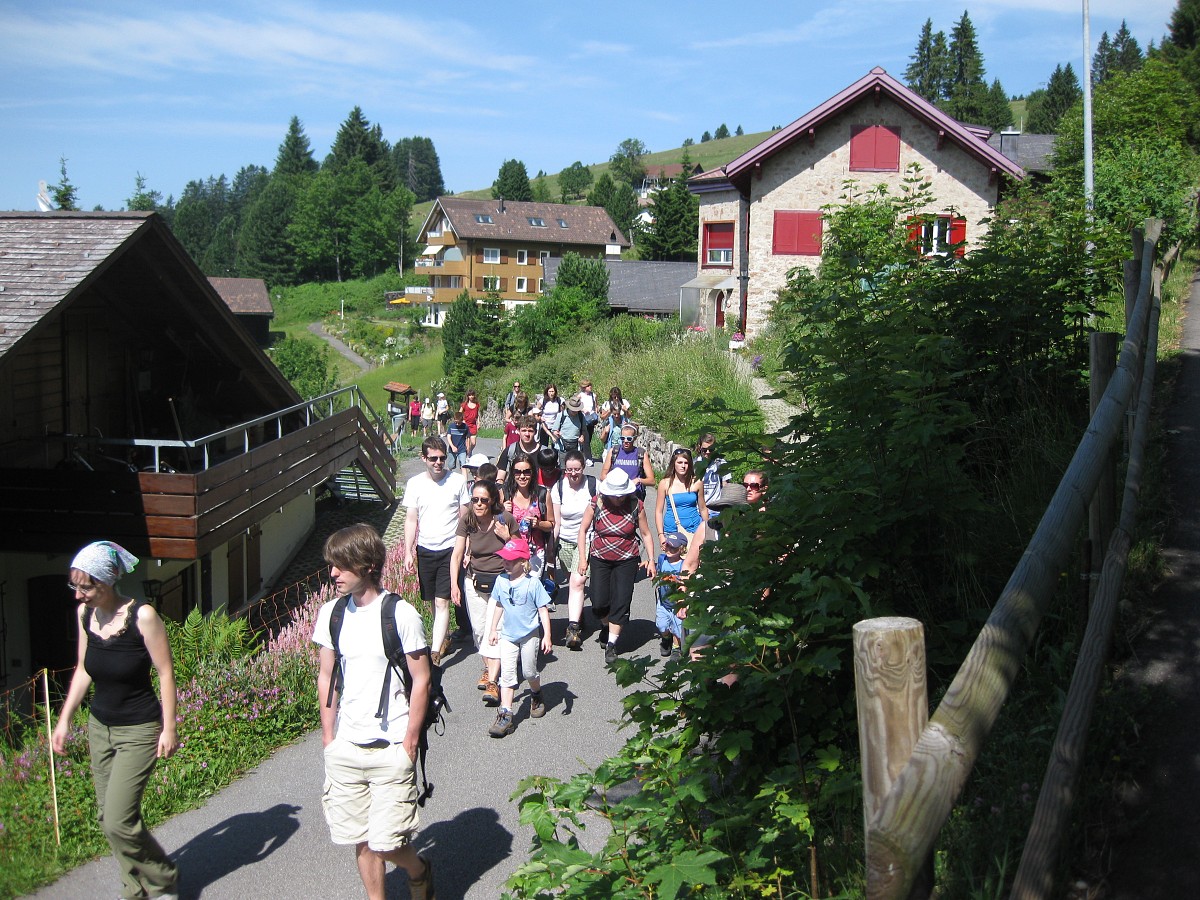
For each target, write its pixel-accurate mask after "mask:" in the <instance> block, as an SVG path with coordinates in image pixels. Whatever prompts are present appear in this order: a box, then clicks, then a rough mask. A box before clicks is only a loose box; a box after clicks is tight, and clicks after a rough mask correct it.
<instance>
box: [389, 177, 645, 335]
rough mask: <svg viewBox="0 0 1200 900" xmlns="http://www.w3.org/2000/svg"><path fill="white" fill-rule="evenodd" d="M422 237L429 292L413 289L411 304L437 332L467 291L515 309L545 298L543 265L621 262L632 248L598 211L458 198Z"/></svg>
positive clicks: (442, 207)
mask: <svg viewBox="0 0 1200 900" xmlns="http://www.w3.org/2000/svg"><path fill="white" fill-rule="evenodd" d="M421 237H422V239H423V240H424V241H425V242H426V244H427V246H426V247H425V249H424V250H423V251H422V253H421V258H420V259H419V260H418V261H417V269H418V271H420V272H424V273H426V274H428V275H429V284H430V286H429V287H428V288H409V289H408V291H407V293H406V299H408V300H409V301H410V302H412V303H414V304H416V303H419V304H421V305H422V306H425V307H426V308H427V310H428V311H427V314H426V319H425V321H426V324H429V325H434V326H440V325H441V324H442V320H443V319H444V318H445V313H446V310H447V309H448V308H449V306H450V304H451V303H453V302H454V300H455V298H456V297H458V295H459V294H461V293H462V292H463V290H464V289H465V290H467V291H469V292H470V293H471V295H472V296H473V297H476V298H480V297H483V296H484V295H485V294H487V293H490V292H495V293H497V294H499V295H500V297H501V299H503V301H504V305H505V306H506V307H508V308H509V309H512V308H514V307H516V306H519V305H520V304H521V303H522V302H531V301H534V300H536V299H537V298H538V295H539V294H540V293H541V292H542V289H543V286H544V278H545V272H544V268H543V261H544V260H546V259H549V258H559V257H561V256H562V255H563V254H564V253H567V252H574V253H578V254H579V255H580V256H586V257H593V258H599V259H603V258H605V257H611V258H618V257H620V255H621V250H622V249H623V248H625V247H628V246H629V240H628V239H627V238H626V237H625V235H623V234H622V233H621V230H620V229H619V228H617V226H616V225H615V224H614V223H613V220H612V219H611V218H610V217H609V215H608V213H607V212H605V210H604V209H603V208H602V207H599V206H573V205H571V204H565V203H529V202H524V201H516V200H460V199H457V198H455V197H439V198H438V199H437V201H436V202H434V204H433V208H432V209H431V210H430V211H429V215H428V216H427V217H426V219H425V223H424V224H423V225H422V226H421Z"/></svg>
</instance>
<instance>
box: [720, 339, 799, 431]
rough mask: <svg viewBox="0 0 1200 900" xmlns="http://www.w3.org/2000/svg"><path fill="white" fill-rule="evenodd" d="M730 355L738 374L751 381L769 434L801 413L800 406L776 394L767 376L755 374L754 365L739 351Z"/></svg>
mask: <svg viewBox="0 0 1200 900" xmlns="http://www.w3.org/2000/svg"><path fill="white" fill-rule="evenodd" d="M730 356H732V357H733V364H734V367H735V369H736V370H737V373H738V375H739V376H740V377H741V378H742V380H744V381H746V382H749V384H750V387H751V388H752V389H753V390H754V395H755V397H757V398H758V408H759V409H761V410H762V414H763V418H764V419H765V420H766V433H767V434H774V433H775V432H777V431H779V430H780V429H781V428H783V426H785V425H786V424H787V423H788V422H790V421H791V419H792V416H795V415H799V414H800V409H799V408H798V407H796V406H793V405H792V404H790V403H788V402H787V401H786V400H782V399H780V398H778V397H776V396H775V394H776V393H777V392H776V390H775V388H773V387H771V385H770V384H768V383H767V380H766V379H765V378H759V377H758V376H757V375H755V374H754V369H753V367H752V366H751V365H750V363H749V362H747V361H746V358H745V357H744V356H742V355H741V354H739V353H731V354H730Z"/></svg>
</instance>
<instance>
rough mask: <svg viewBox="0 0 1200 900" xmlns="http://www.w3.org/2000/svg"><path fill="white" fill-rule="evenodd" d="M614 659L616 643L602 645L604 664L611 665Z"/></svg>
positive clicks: (615, 659) (615, 656) (615, 657)
mask: <svg viewBox="0 0 1200 900" xmlns="http://www.w3.org/2000/svg"><path fill="white" fill-rule="evenodd" d="M616 661H617V645H616V644H605V645H604V664H605V665H606V666H608V665H612V664H613V663H615V662H616Z"/></svg>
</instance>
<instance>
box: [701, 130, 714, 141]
mask: <svg viewBox="0 0 1200 900" xmlns="http://www.w3.org/2000/svg"><path fill="white" fill-rule="evenodd" d="M711 140H712V135H711V134H709V133H708V132H707V131H706V132H704V134H702V135H700V143H702V144H707V143H708V142H709V141H711Z"/></svg>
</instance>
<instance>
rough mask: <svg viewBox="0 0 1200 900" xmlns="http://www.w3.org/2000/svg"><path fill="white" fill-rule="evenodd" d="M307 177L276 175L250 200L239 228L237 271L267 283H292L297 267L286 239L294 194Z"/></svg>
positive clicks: (294, 199)
mask: <svg viewBox="0 0 1200 900" xmlns="http://www.w3.org/2000/svg"><path fill="white" fill-rule="evenodd" d="M306 180H307V179H304V178H301V177H299V176H295V175H291V176H288V175H276V176H274V177H273V178H272V179H271V180H270V181H269V182H267V184H266V186H265V187H264V188H263V189H262V191H260V192H259V194H258V196H257V197H255V198H254V200H253V201H252V202H251V203H250V205H249V206H248V207H247V209H246V213H245V215H244V216H243V218H242V225H241V228H240V230H239V231H238V241H237V243H238V274H239V275H241V276H242V277H245V278H261V279H263V280H264V281H265V282H266V283H267V284H268V285H269V286H271V287H274V286H275V285H282V284H294V283H295V282H296V278H297V267H296V260H295V255H294V251H293V250H292V247H291V244H290V243H289V242H288V239H287V227H288V223H290V222H291V220H292V211H293V210H294V208H295V205H296V194H297V193H298V192H299V190H301V188H302V185H303V183H304V181H306Z"/></svg>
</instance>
